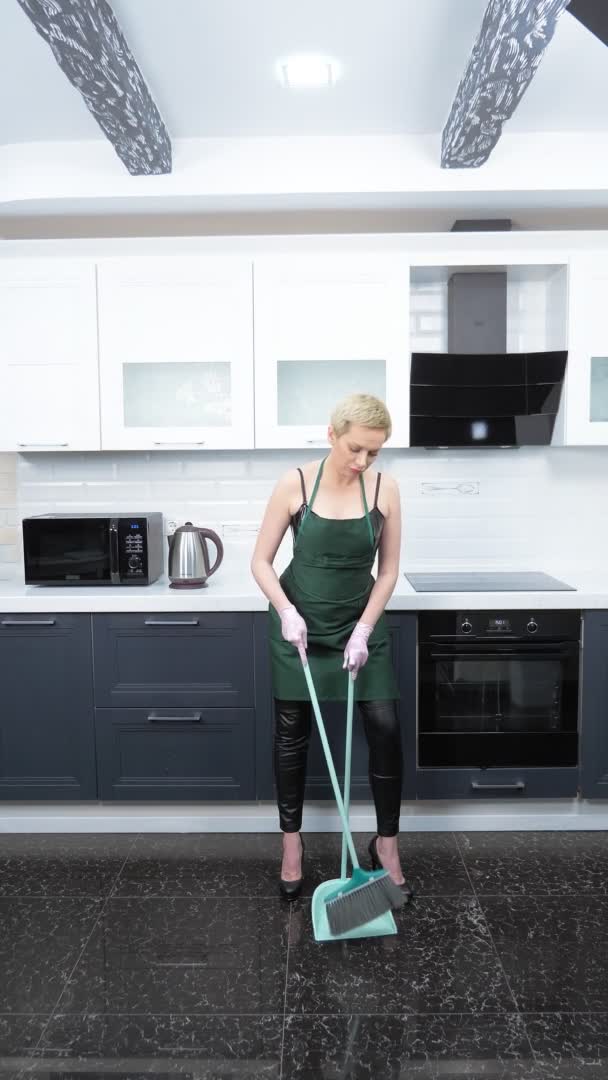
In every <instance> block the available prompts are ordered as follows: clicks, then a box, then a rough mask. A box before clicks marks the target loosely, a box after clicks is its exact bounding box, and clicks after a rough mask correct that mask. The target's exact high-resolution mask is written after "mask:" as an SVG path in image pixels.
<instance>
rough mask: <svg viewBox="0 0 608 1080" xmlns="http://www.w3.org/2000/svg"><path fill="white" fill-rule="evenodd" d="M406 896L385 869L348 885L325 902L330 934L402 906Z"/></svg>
mask: <svg viewBox="0 0 608 1080" xmlns="http://www.w3.org/2000/svg"><path fill="white" fill-rule="evenodd" d="M404 903H405V896H404V895H403V893H402V891H401V889H400V888H399V886H398V885H395V883H394V882H393V881H392V879H391V877H390V875H389V874H388V873H384V874H382V875H381V876H380V877H376V878H375V879H374V880H372V881H366V882H365V883H364V884H363V885H357V887H356V888H354V889H349V890H348V891H347V892H344V893H343V894H342V895H341V896H336V897H335V898H334V899H333V900H328V901H327V903H326V905H325V910H326V912H327V921H328V923H329V929H330V930H331V932H332V934H335V935H339V934H346V933H348V931H349V930H356V929H357V927H358V926H363V924H364V923H367V922H371V921H372V919H376V918H378V916H379V915H384V914H385V913H386V912H387V911H391V910H392V909H393V908H399V907H403V904H404Z"/></svg>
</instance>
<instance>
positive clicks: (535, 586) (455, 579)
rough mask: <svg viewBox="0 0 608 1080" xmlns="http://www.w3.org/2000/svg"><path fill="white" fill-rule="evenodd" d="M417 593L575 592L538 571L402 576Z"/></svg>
mask: <svg viewBox="0 0 608 1080" xmlns="http://www.w3.org/2000/svg"><path fill="white" fill-rule="evenodd" d="M404 577H405V578H407V580H408V581H409V583H410V585H411V586H412V588H413V589H415V591H416V592H442V593H443V592H576V589H575V588H574V586H573V585H567V584H566V582H565V581H559V580H558V579H557V578H554V577H551V576H550V575H549V574H542V573H540V572H537V571H529V572H528V571H520V570H514V571H504V572H503V571H495V570H487V571H484V572H480V573H475V572H473V573H460V572H457V573H453V572H451V571H448V572H445V573H442V572H439V571H438V572H437V573H430V574H404Z"/></svg>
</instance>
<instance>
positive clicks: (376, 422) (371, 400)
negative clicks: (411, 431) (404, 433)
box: [331, 394, 393, 439]
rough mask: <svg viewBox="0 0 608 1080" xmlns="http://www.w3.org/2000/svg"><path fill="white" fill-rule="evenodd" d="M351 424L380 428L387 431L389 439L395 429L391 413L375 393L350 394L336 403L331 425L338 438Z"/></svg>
mask: <svg viewBox="0 0 608 1080" xmlns="http://www.w3.org/2000/svg"><path fill="white" fill-rule="evenodd" d="M351 424H360V425H361V427H367V428H380V429H381V430H382V431H384V432H386V438H387V439H390V436H391V431H392V430H393V425H392V422H391V415H390V413H389V411H388V409H387V407H386V405H385V404H384V402H383V401H380V398H377V397H374V396H373V394H349V396H348V397H346V398H344V400H343V401H340V402H339V403H338V405H336V407H335V409H334V411H333V412H332V414H331V426H332V427H333V429H334V431H335V433H336V435H337V436H338V438H340V436H341V435H344V434H345V432H347V431H348V429H349V428H350V426H351Z"/></svg>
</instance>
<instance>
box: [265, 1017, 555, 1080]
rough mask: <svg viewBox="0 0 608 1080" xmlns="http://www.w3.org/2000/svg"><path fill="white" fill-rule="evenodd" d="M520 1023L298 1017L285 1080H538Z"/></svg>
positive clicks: (287, 1045) (288, 1027)
mask: <svg viewBox="0 0 608 1080" xmlns="http://www.w3.org/2000/svg"><path fill="white" fill-rule="evenodd" d="M531 1056H532V1055H531V1051H530V1044H529V1042H528V1039H527V1037H526V1032H525V1028H524V1025H523V1023H522V1021H521V1019H520V1017H519V1016H518V1015H517V1014H515V1013H512V1014H511V1015H502V1016H499V1015H487V1016H479V1015H475V1016H470V1015H468V1016H467V1015H464V1016H463V1015H458V1014H454V1015H453V1016H446V1015H442V1016H437V1015H426V1016H408V1015H403V1014H401V1015H391V1014H388V1015H383V1016H356V1015H355V1016H290V1017H288V1018H287V1021H286V1024H285V1041H284V1052H283V1080H321V1078H324V1077H348V1078H349V1080H351V1078H352V1080H397V1078H399V1077H403V1078H405V1077H407V1078H408V1080H409V1078H410V1077H415V1078H416V1080H450V1078H457V1077H458V1078H460V1077H469V1078H470V1077H492V1078H500V1080H515V1078H517V1080H523V1077H525V1076H527V1077H532V1076H533V1075H534V1074H533V1072H532V1071H530V1070H531V1067H532V1062H531Z"/></svg>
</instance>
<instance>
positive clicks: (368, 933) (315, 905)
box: [304, 664, 397, 941]
mask: <svg viewBox="0 0 608 1080" xmlns="http://www.w3.org/2000/svg"><path fill="white" fill-rule="evenodd" d="M304 674H305V676H306V682H307V685H308V690H309V693H310V698H311V701H312V706H313V710H314V714H315V719H316V721H317V725H318V728H319V735H320V736H321V742H322V744H323V750H324V752H325V758H326V760H327V767H328V769H329V774H330V777H331V781H332V785H333V788H334V792H335V794H336V802H337V804H338V810H339V811H342V810H343V814H342V813H341V817H342V825H343V832H342V865H341V867H340V877H339V878H334V879H333V880H332V881H324V882H323V884H322V885H319V886H317V888H316V889H315V891H314V893H313V897H312V925H313V931H314V935H315V941H348V940H354V939H355V938H368V937H385V936H386V935H387V934H396V933H397V926H396V923H395V920H394V918H393V915H392V913H391V912H390V911H387V912H385V913H384V914H383V915H378V916H377V917H376V918H375V919H371V920H370V921H369V922H366V923H363V925H362V926H357V927H356V928H355V929H354V930H348V931H347V932H346V933H343V934H333V933H332V931H331V929H330V926H329V922H328V921H327V909H326V906H325V905H326V903H327V901H328V900H329V899H332V898H333V897H334V896H335V895H336V893H338V892H339V891H341V890H342V889H343V888H344V886H345V885H346V884H347V883H348V881H349V880H350V879H349V878H348V876H347V872H346V871H347V850H350V854H351V861H352V864H353V871H354V873H355V874H356V872H357V870H358V869H359V863H358V860H357V853H356V851H355V847H354V844H353V839H352V836H351V833H350V829H349V827H348V811H349V806H350V767H351V757H352V741H353V710H354V680H353V679H352V677H351V675H350V672H349V673H348V676H347V677H348V699H347V709H346V753H345V757H344V804H343V806H342V805H341V804H342V800H341V798H340V789H339V786H338V778H337V776H336V771H335V768H334V763H333V759H332V756H331V750H330V748H329V743H328V741H327V735H326V733H325V726H324V724H323V719H322V717H321V710H320V709H319V702H318V700H317V695H316V693H315V688H314V685H313V682H312V678H311V675H310V669H309V667H308V665H307V664H306V665H305V666H304Z"/></svg>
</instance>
